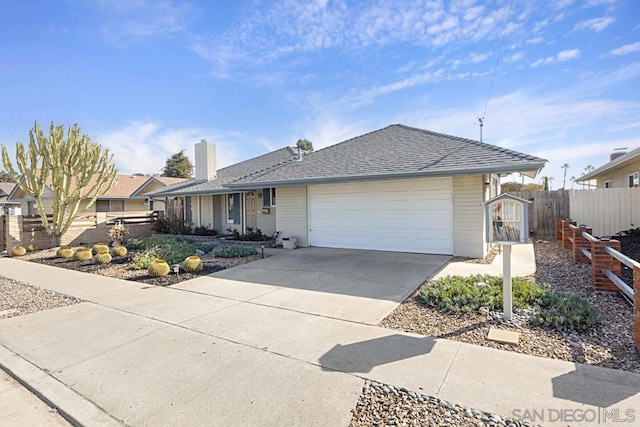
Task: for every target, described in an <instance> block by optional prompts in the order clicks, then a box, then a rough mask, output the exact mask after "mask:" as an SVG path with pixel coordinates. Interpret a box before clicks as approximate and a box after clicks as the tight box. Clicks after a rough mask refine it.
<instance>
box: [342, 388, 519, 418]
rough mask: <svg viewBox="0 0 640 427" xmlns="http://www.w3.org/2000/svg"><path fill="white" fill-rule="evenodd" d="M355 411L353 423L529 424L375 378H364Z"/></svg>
mask: <svg viewBox="0 0 640 427" xmlns="http://www.w3.org/2000/svg"><path fill="white" fill-rule="evenodd" d="M352 412H353V417H352V418H351V423H350V424H349V425H350V427H359V426H371V425H375V426H429V427H430V426H464V427H466V426H504V427H518V426H529V425H530V424H527V423H522V422H520V421H518V420H510V419H507V418H503V417H501V416H500V415H497V414H491V413H488V412H483V411H479V410H477V409H473V408H468V407H463V406H460V405H456V404H453V403H450V402H447V401H445V400H442V399H439V398H437V397H434V396H425V395H423V394H420V393H416V392H413V391H409V390H407V389H405V388H396V387H394V386H392V385H388V384H381V383H377V382H375V381H365V384H364V387H363V389H362V393H361V394H360V398H359V400H358V403H357V405H356V408H355V409H354V410H353V411H352Z"/></svg>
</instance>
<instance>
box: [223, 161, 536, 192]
mask: <svg viewBox="0 0 640 427" xmlns="http://www.w3.org/2000/svg"><path fill="white" fill-rule="evenodd" d="M543 167H544V162H541V163H540V162H536V163H529V164H526V165H523V164H510V165H502V166H486V167H470V168H465V169H441V170H437V171H425V172H402V173H385V174H371V175H348V176H328V177H313V178H294V179H287V180H273V181H260V182H258V181H256V182H246V183H242V182H241V183H233V184H227V185H226V186H227V187H228V188H229V189H234V190H241V189H247V190H248V189H252V188H262V187H274V186H283V185H297V184H324V183H332V182H345V181H364V180H370V179H393V178H419V177H424V178H426V177H433V178H438V177H444V176H459V175H478V174H486V173H514V172H518V173H524V174H525V175H527V176H531V177H535V176H536V175H537V174H538V173H539V172H540V170H541V169H542V168H543Z"/></svg>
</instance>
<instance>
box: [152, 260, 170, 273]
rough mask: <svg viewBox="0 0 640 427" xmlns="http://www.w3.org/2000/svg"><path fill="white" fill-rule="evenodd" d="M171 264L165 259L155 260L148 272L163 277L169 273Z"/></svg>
mask: <svg viewBox="0 0 640 427" xmlns="http://www.w3.org/2000/svg"><path fill="white" fill-rule="evenodd" d="M169 271H170V268H169V264H167V262H166V261H165V260H163V259H156V260H154V261H153V262H152V263H151V264H150V265H149V267H148V268H147V273H148V274H149V276H151V277H161V276H166V275H167V274H169Z"/></svg>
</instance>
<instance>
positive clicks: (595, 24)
mask: <svg viewBox="0 0 640 427" xmlns="http://www.w3.org/2000/svg"><path fill="white" fill-rule="evenodd" d="M615 21H616V18H613V17H611V16H603V17H600V18H594V19H589V20H587V21H582V22H578V23H577V24H576V25H575V26H574V27H573V29H574V30H583V29H590V30H594V31H596V32H600V31H602V30H604V29H605V28H607V27H608V26H609V25H611V24H613V23H614V22H615Z"/></svg>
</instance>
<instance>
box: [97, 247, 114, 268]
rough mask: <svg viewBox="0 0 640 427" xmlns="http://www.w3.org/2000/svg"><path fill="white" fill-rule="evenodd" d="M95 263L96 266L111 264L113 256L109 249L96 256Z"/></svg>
mask: <svg viewBox="0 0 640 427" xmlns="http://www.w3.org/2000/svg"><path fill="white" fill-rule="evenodd" d="M93 262H94V263H96V264H109V263H110V262H111V254H110V253H109V249H108V248H107V249H102V250H100V252H98V253H97V254H95V256H94V257H93Z"/></svg>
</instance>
